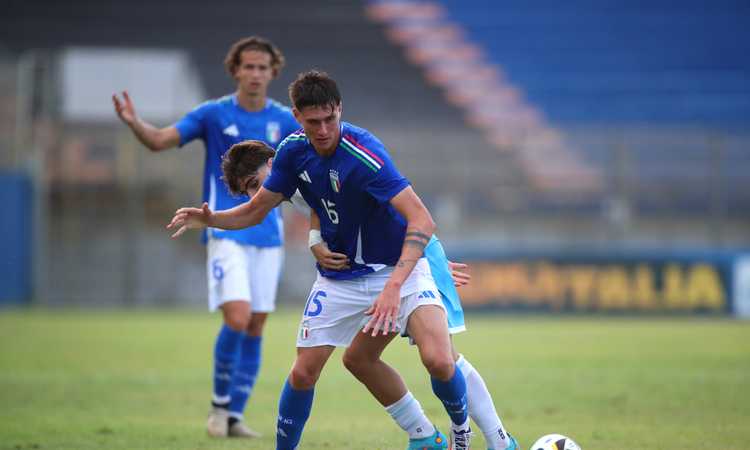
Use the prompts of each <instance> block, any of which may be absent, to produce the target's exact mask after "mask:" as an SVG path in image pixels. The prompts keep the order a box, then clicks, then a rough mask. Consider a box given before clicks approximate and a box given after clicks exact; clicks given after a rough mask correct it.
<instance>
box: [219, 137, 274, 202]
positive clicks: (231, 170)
mask: <svg viewBox="0 0 750 450" xmlns="http://www.w3.org/2000/svg"><path fill="white" fill-rule="evenodd" d="M275 155H276V150H274V149H272V148H271V147H269V146H268V145H267V144H266V143H265V142H263V141H252V140H250V141H242V142H239V143H237V144H234V145H233V146H232V147H230V148H229V150H227V152H226V153H224V156H222V157H221V171H222V172H224V176H223V177H222V178H223V179H224V183H225V184H226V185H227V188H228V189H229V192H231V193H232V194H233V195H240V194H244V193H245V192H244V191H243V189H244V187H245V186H241V183H240V181H241V180H242V179H243V178H245V177H247V176H248V175H252V174H254V173H255V172H257V171H258V169H260V168H261V166H263V164H265V163H266V162H268V160H269V159H271V158H273V157H274V156H275Z"/></svg>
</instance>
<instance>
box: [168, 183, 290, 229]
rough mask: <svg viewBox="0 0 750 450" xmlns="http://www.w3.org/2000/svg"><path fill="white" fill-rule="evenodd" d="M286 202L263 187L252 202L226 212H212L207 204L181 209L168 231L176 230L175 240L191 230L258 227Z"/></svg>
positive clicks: (279, 195)
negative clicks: (278, 206)
mask: <svg viewBox="0 0 750 450" xmlns="http://www.w3.org/2000/svg"><path fill="white" fill-rule="evenodd" d="M283 200H284V196H283V195H281V194H278V193H276V192H271V191H269V190H267V189H265V188H263V187H261V188H260V189H259V190H258V192H257V194H255V195H254V196H253V198H252V199H250V201H248V202H246V203H243V204H241V205H238V206H235V207H234V208H232V209H227V210H224V211H215V212H214V211H211V209H210V208H209V207H208V204H207V203H204V204H203V206H202V207H201V208H180V209H178V210H177V211H176V212H175V214H174V217H173V218H172V221H171V222H169V224H168V225H167V229H169V230H175V233H174V234H173V235H172V237H173V238H176V237H179V236H180V235H182V234H183V233H184V232H185V231H187V230H189V229H191V228H207V227H211V228H221V229H223V230H239V229H242V228H247V227H251V226H253V225H257V224H259V223H261V222H262V221H263V219H265V217H266V216H267V215H268V213H269V212H270V211H271V210H272V209H273V208H274V207H276V206H277V205H278V204H279V203H281V202H282V201H283Z"/></svg>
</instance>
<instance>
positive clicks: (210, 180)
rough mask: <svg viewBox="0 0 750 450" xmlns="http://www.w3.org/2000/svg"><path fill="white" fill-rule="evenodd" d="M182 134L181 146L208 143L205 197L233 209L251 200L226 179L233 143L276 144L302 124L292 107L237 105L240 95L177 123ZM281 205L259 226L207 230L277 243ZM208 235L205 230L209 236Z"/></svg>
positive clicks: (207, 106) (272, 102) (250, 241)
mask: <svg viewBox="0 0 750 450" xmlns="http://www.w3.org/2000/svg"><path fill="white" fill-rule="evenodd" d="M175 127H176V128H177V131H178V132H179V133H180V146H183V145H185V144H186V143H188V142H190V141H192V140H194V139H202V140H203V142H204V143H205V145H206V162H205V167H204V172H203V173H204V175H203V201H205V202H208V204H209V206H210V207H211V209H212V210H214V211H220V210H224V209H229V208H233V207H235V206H237V205H239V204H241V203H244V202H246V201H247V197H246V196H244V195H243V196H239V197H234V196H232V194H230V193H229V191H228V190H227V187H226V185H225V184H224V182H223V180H222V179H221V176H222V172H221V157H222V156H223V155H224V153H226V151H227V150H229V147H231V146H232V145H234V144H236V143H238V142H241V141H245V140H248V139H256V140H259V141H264V142H266V143H267V144H268V145H270V146H271V147H276V145H278V143H279V142H281V140H282V139H284V138H285V137H286V136H288V135H289V134H291V133H292V132H294V131H295V130H297V129H298V128H299V125H298V124H297V122H296V121H295V120H294V116H293V115H292V112H291V110H290V109H289V108H287V107H285V106H283V105H282V104H280V103H278V102H276V101H275V100H271V99H268V100H267V101H266V107H265V108H264V109H263V110H262V111H257V112H251V111H247V110H245V109H243V108H242V107H241V106H240V105H239V104H238V103H237V96H236V95H227V96H225V97H222V98H219V99H217V100H210V101H207V102H205V103H203V104H201V105H200V106H198V107H197V108H195V109H194V110H192V111H190V112H189V113H188V114H187V115H185V117H183V118H182V119H181V120H180V121H179V122H177V123H176V124H175ZM282 225H283V224H282V222H281V211H280V209H279V208H276V209H274V210H273V211H271V213H270V214H268V216H267V217H266V219H265V220H264V221H263V222H261V223H260V224H258V225H256V226H254V227H250V228H245V229H243V230H230V231H225V230H218V229H214V228H211V229H208V230H207V233H208V234H209V235H210V236H211V237H214V238H219V239H232V240H235V241H237V242H239V243H241V244H246V245H255V246H258V247H276V246H279V245H281V244H282V243H283V227H282ZM204 238H205V234H204Z"/></svg>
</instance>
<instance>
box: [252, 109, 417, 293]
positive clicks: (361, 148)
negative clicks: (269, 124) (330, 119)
mask: <svg viewBox="0 0 750 450" xmlns="http://www.w3.org/2000/svg"><path fill="white" fill-rule="evenodd" d="M263 186H264V187H265V188H266V189H268V190H270V191H273V192H276V193H280V194H282V195H284V197H286V198H291V197H292V195H293V194H294V192H295V190H297V189H299V192H300V193H301V194H302V197H303V198H304V199H305V201H306V202H307V203H308V204H309V205H310V207H311V208H312V209H313V210H315V212H316V213H317V215H318V217H320V226H321V233H322V235H323V240H325V241H326V243H327V244H328V247H329V248H330V249H331V251H334V252H338V253H343V254H345V255H347V256H348V257H349V260H350V261H352V264H351V266H352V268H351V269H350V270H346V271H333V270H326V269H323V268H321V267H320V265H318V271H319V272H320V273H321V275H323V276H325V277H329V278H336V279H350V278H356V277H358V276H361V275H364V274H367V273H370V272H373V271H375V270H378V269H379V268H382V267H384V266H393V265H395V264H396V262H397V261H398V258H399V257H400V256H401V249H402V247H403V243H404V235H405V234H406V219H405V218H404V217H403V216H402V215H401V214H399V213H398V212H397V211H396V210H395V209H394V208H393V207H392V206H391V204H390V203H389V202H390V200H391V199H392V198H393V197H394V196H396V194H398V193H399V192H401V191H402V190H404V189H405V188H406V187H408V186H409V181H408V180H407V179H406V178H404V177H403V176H401V174H400V173H399V172H398V170H396V167H395V166H394V165H393V162H392V161H391V158H390V156H388V152H387V151H386V149H385V147H384V146H383V144H382V143H381V142H380V141H379V140H378V139H377V138H376V137H375V136H373V135H372V134H370V132H368V131H367V130H363V129H362V128H358V127H355V126H354V125H351V124H348V123H342V124H341V140H340V141H339V145H338V147H337V148H336V151H335V152H334V153H333V155H332V156H330V157H327V158H324V157H321V156H320V155H319V154H318V153H317V152H316V151H315V149H314V148H313V146H312V144H310V141H308V139H307V137H306V136H305V133H304V130H300V131H297V132H295V133H294V134H291V135H290V136H289V137H287V138H286V140H284V142H282V143H281V145H280V146H279V148H278V149H277V153H276V157H275V158H274V160H273V166H272V168H271V174H270V176H269V177H268V178H267V179H266V182H265V183H264V184H263Z"/></svg>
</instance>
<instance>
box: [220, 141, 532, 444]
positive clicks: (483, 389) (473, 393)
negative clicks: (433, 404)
mask: <svg viewBox="0 0 750 450" xmlns="http://www.w3.org/2000/svg"><path fill="white" fill-rule="evenodd" d="M274 154H275V152H274V151H273V150H272V149H270V148H268V147H267V146H265V145H263V144H262V143H260V142H257V141H245V142H241V143H239V144H236V145H234V146H232V148H231V149H230V150H229V151H228V152H227V153H226V154H225V155H224V162H223V164H222V169H223V170H224V180H225V181H226V183H227V185H228V186H229V189H230V191H232V192H234V193H236V194H238V195H239V194H240V193H243V192H246V193H247V194H248V196H250V197H252V196H253V195H254V194H255V191H256V190H257V188H258V187H259V186H260V185H262V184H263V183H264V182H265V180H266V178H267V177H268V174H269V173H270V169H271V167H272V163H273V161H272V158H273V156H274ZM290 200H291V202H292V203H293V204H295V206H296V207H297V208H298V209H300V210H302V211H304V212H305V213H306V214H309V215H310V239H309V243H310V250H311V251H312V253H313V255H314V256H315V259H316V260H317V261H318V263H319V264H320V265H321V266H322V267H323V268H325V269H331V270H344V269H348V268H349V267H350V265H349V260H348V258H347V256H346V255H345V254H342V253H336V252H332V251H330V249H329V248H328V245H327V244H326V243H325V241H323V239H322V235H321V233H320V219H319V218H318V216H317V214H315V212H314V211H311V210H310V208H309V206H308V205H307V204H306V203H305V202H304V199H302V198H301V197H300V196H299V195H296V194H295V195H294V196H293V197H292V198H291V199H290ZM424 253H425V257H426V258H427V261H428V263H429V265H430V271H431V273H432V276H433V278H434V279H435V284H436V285H437V287H438V290H439V292H440V298H441V300H442V302H443V305H444V306H445V309H446V312H447V319H448V329H449V331H450V333H451V334H455V333H459V332H462V331H464V330H465V329H466V327H465V325H464V314H463V308H462V306H461V301H460V298H459V297H458V292H457V291H456V287H457V286H463V285H466V284H468V282H469V279H470V277H469V275H468V274H466V273H464V272H462V270H463V269H465V268H466V265H465V264H459V263H453V262H450V261H448V258H447V256H446V255H445V251H444V250H443V247H442V244H441V243H440V240H439V239H438V238H437V237H436V236H433V237H432V239H431V240H430V242H429V244H428V245H427V247H426V248H425V252H424ZM453 356H454V359H455V360H456V364H457V365H458V367H459V368H460V369H461V372H462V373H463V374H464V377H465V378H466V394H467V402H468V409H469V416H470V417H471V418H472V419H473V420H474V422H476V423H477V425H478V426H479V428H480V430H481V431H482V433H483V434H484V436H485V440H486V441H487V443H488V446H489V447H490V449H491V450H503V449H507V448H510V449H515V448H517V445H518V444H517V443H516V442H515V440H514V438H513V437H511V436H510V435H509V434H508V433H507V431H505V429H504V427H503V424H502V421H501V420H500V417H499V416H498V414H497V411H496V410H495V406H494V403H493V401H492V396H491V395H490V393H489V391H488V389H487V386H486V385H485V383H484V380H483V379H482V376H481V375H480V374H479V372H478V371H477V370H476V369H475V368H474V367H473V366H472V365H471V363H469V361H468V360H467V359H466V358H465V357H464V356H463V355H461V354H459V353H458V352H457V351H456V350H455V348H454V349H453ZM346 358H347V361H348V362H349V364H348V365H349V367H350V368H353V369H356V370H358V371H360V372H363V373H366V372H370V370H369V368H368V364H371V363H373V362H375V361H372V359H371V355H352V354H347V356H346ZM378 359H379V358H378ZM355 375H356V373H355ZM364 381H368V379H367V378H366V377H365V378H364ZM407 394H408V393H407ZM405 397H406V399H407V400H408V399H409V398H410V397H411V396H410V395H406V396H405ZM401 403H404V402H401ZM383 406H385V407H386V410H388V412H390V413H391V415H392V416H393V417H394V418H395V419H396V421H397V422H399V419H400V417H399V414H398V413H399V411H400V410H401V409H400V408H399V406H400V405H399V402H396V404H394V405H385V404H384V405H383ZM413 422H414V423H420V422H429V421H428V419H427V418H426V417H425V416H424V414H422V415H421V417H419V418H418V420H415V421H413ZM465 437H466V438H467V439H464V442H463V443H464V444H466V446H468V445H469V443H470V439H468V438H470V436H465Z"/></svg>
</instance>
